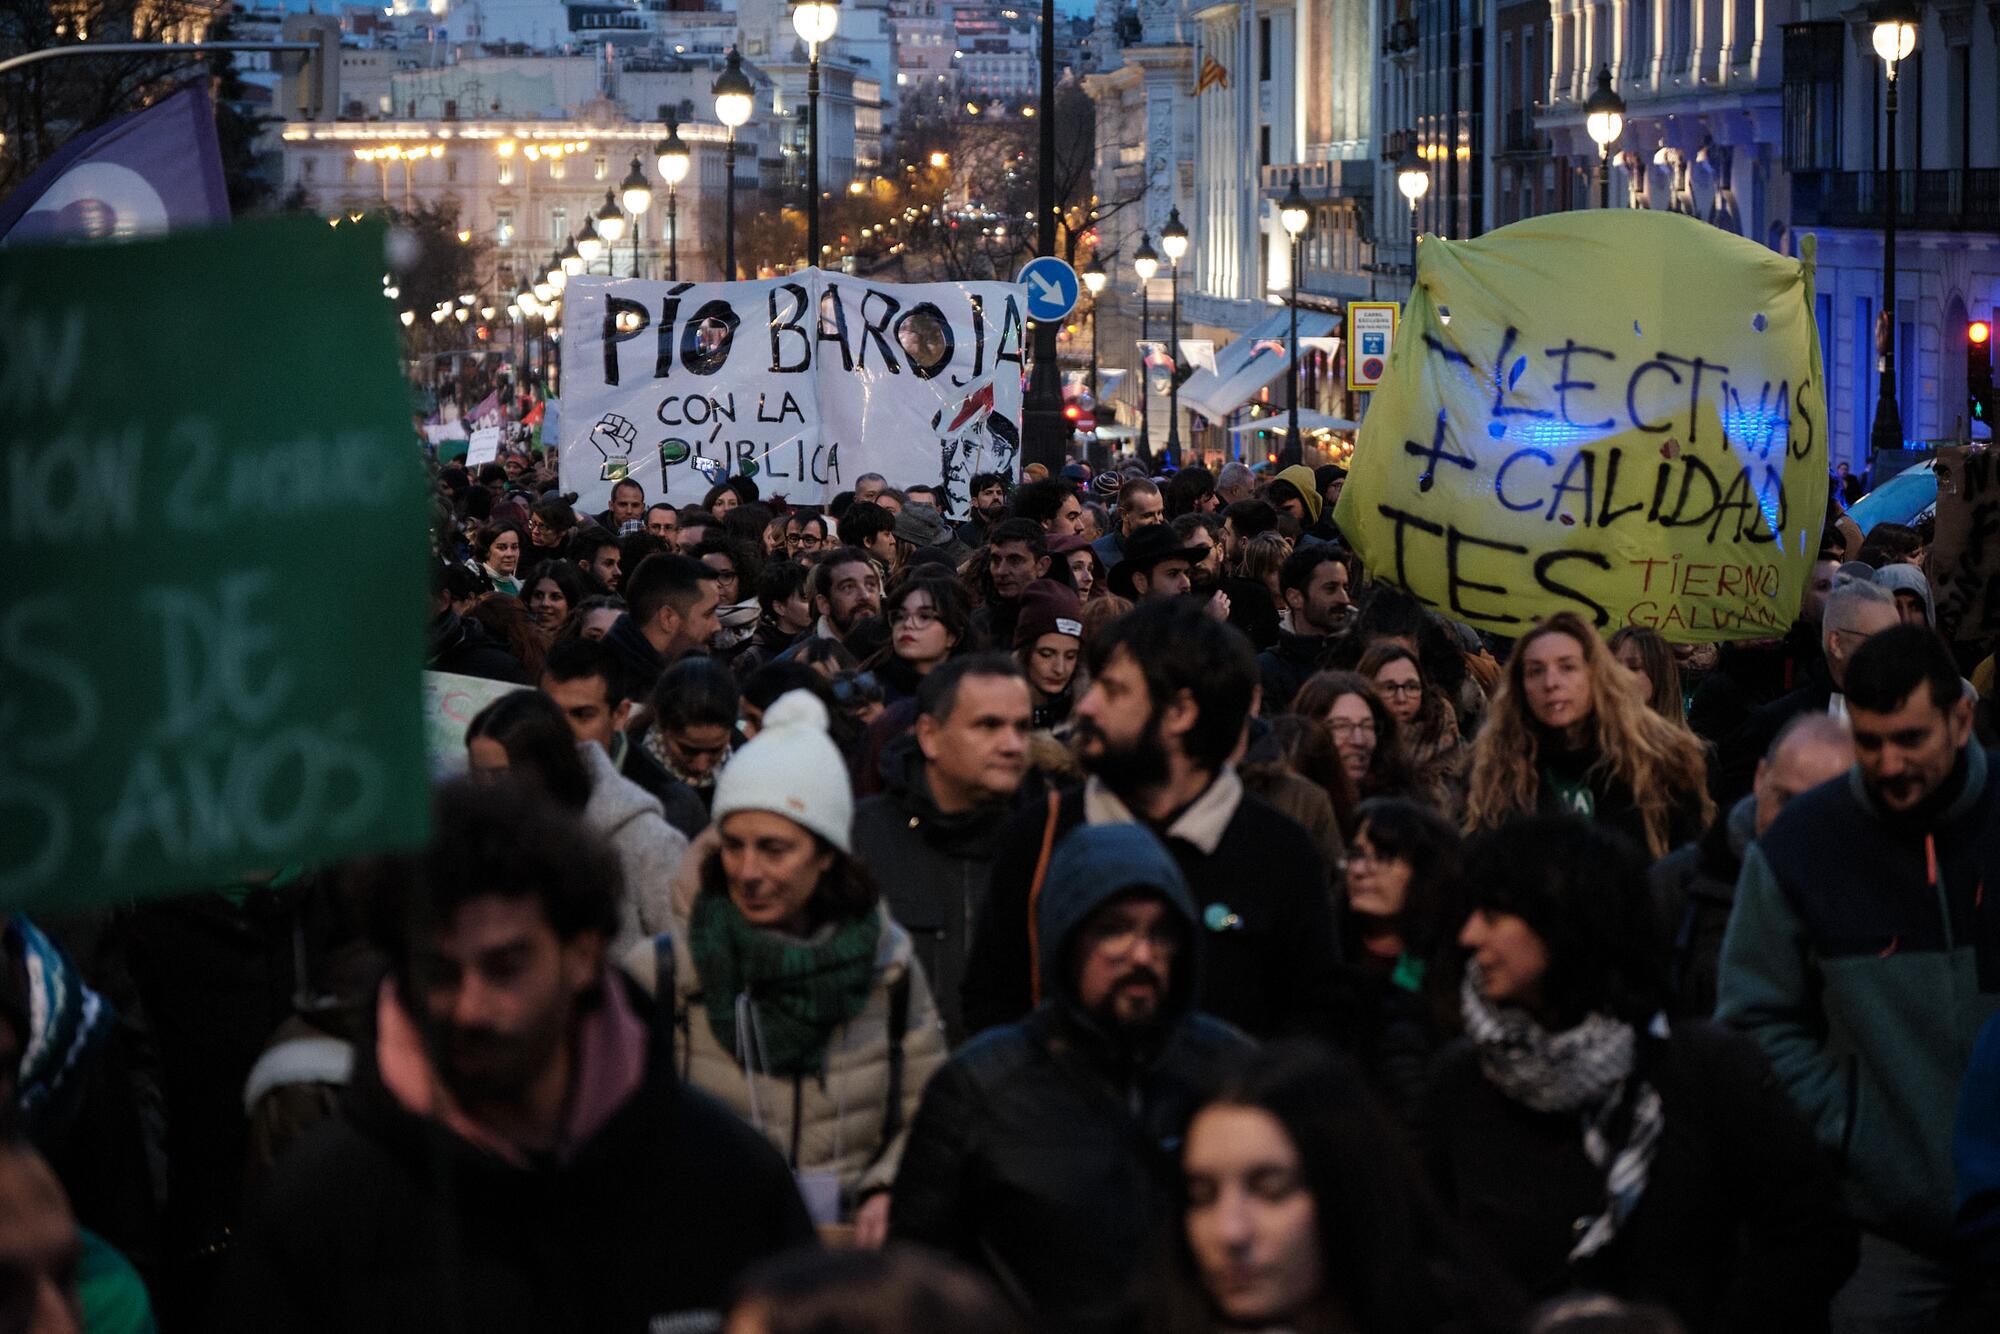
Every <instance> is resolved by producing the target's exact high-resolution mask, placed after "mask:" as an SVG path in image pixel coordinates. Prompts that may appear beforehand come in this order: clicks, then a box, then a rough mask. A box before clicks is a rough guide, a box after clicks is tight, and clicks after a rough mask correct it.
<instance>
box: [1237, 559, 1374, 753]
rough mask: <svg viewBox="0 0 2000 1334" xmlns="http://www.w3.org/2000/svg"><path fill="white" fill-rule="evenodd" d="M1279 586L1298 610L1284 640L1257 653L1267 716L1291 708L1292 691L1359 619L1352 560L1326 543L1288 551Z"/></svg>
mask: <svg viewBox="0 0 2000 1334" xmlns="http://www.w3.org/2000/svg"><path fill="white" fill-rule="evenodd" d="M1278 590H1279V591H1280V592H1281V593H1283V594H1284V598H1285V606H1286V608H1287V609H1289V610H1290V611H1291V613H1292V628H1291V629H1290V630H1280V631H1279V632H1278V642H1277V643H1275V644H1273V645H1272V646H1271V647H1270V648H1267V649H1265V650H1264V651H1263V652H1262V653H1261V654H1259V655H1258V657H1257V670H1258V671H1259V672H1261V673H1262V674H1263V678H1264V712H1265V714H1266V715H1272V714H1279V713H1287V712H1290V710H1291V707H1292V696H1294V695H1296V694H1298V693H1299V687H1300V686H1302V685H1304V684H1305V683H1306V678H1307V677H1309V676H1311V675H1312V674H1313V673H1314V672H1316V671H1318V670H1319V669H1320V665H1321V663H1323V662H1324V661H1325V659H1326V651H1327V648H1328V647H1329V646H1330V645H1331V644H1332V642H1333V637H1334V636H1335V635H1337V634H1339V633H1340V632H1341V631H1342V630H1345V629H1346V628H1347V626H1348V624H1349V622H1351V621H1352V620H1353V618H1354V599H1353V597H1352V596H1350V595H1349V593H1348V572H1347V562H1346V561H1345V560H1343V559H1342V558H1341V555H1340V553H1339V552H1338V551H1336V550H1334V549H1333V548H1331V547H1329V546H1327V545H1325V544H1321V545H1319V546H1311V547H1300V548H1299V549H1298V550H1297V551H1294V552H1293V553H1292V554H1291V555H1289V556H1287V557H1286V558H1285V563H1284V566H1283V567H1282V568H1281V569H1280V570H1279V571H1278Z"/></svg>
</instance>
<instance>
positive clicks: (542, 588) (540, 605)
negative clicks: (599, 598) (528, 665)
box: [521, 560, 590, 639]
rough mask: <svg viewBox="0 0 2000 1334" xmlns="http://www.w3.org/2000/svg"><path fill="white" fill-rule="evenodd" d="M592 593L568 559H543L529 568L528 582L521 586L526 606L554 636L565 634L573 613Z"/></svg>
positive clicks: (523, 603) (536, 621)
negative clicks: (532, 567) (566, 625)
mask: <svg viewBox="0 0 2000 1334" xmlns="http://www.w3.org/2000/svg"><path fill="white" fill-rule="evenodd" d="M589 596H590V595H589V594H588V593H587V592H585V591H584V584H583V575H582V574H581V573H580V572H579V571H578V570H577V568H576V566H575V565H573V564H572V563H570V562H569V561H566V560H545V561H543V562H542V563H541V564H540V565H537V566H536V567H535V568H534V569H532V570H530V571H528V579H527V582H526V583H524V584H522V585H521V603H522V605H523V606H525V607H527V609H528V614H529V615H530V616H532V617H534V618H535V624H536V625H538V626H540V627H541V629H542V633H543V634H545V635H547V636H549V637H550V638H551V639H554V638H555V637H556V636H558V635H559V634H561V632H562V628H563V626H564V624H565V623H567V622H568V620H569V617H570V613H571V612H573V611H575V610H576V609H577V608H578V607H580V606H582V605H583V603H584V601H585V599H586V598H588V597H589Z"/></svg>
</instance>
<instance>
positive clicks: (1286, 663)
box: [1257, 630, 1328, 718]
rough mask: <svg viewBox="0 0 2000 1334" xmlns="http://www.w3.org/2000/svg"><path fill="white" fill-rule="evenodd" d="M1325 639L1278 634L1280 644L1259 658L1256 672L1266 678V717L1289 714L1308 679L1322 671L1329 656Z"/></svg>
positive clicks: (1261, 654) (1285, 633) (1289, 632)
mask: <svg viewBox="0 0 2000 1334" xmlns="http://www.w3.org/2000/svg"><path fill="white" fill-rule="evenodd" d="M1327 642H1328V641H1327V638H1326V636H1325V635H1295V634H1293V633H1292V632H1291V631H1289V630H1281V631H1279V632H1278V642H1277V643H1275V644H1273V645H1272V646H1271V647H1270V648H1267V649H1265V650H1264V651H1263V652H1262V653H1259V654H1258V655H1257V671H1258V673H1259V674H1260V675H1261V676H1262V677H1263V678H1264V706H1263V712H1264V716H1265V717H1267V718H1269V717H1274V716H1276V715H1277V714H1280V713H1289V712H1291V708H1292V697H1293V696H1295V695H1297V694H1298V693H1299V687H1300V686H1302V685H1304V684H1305V683H1306V678H1307V677H1309V676H1311V675H1312V674H1313V673H1314V672H1316V671H1318V670H1319V665H1320V659H1321V658H1323V657H1324V656H1325V655H1326V646H1327Z"/></svg>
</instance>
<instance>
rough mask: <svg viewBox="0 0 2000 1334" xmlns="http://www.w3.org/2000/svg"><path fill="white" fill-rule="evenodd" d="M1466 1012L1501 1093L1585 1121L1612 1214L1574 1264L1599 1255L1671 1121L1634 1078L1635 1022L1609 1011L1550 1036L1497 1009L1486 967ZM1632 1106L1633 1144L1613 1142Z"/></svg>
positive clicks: (1575, 1254) (1475, 979) (1463, 991)
mask: <svg viewBox="0 0 2000 1334" xmlns="http://www.w3.org/2000/svg"><path fill="white" fill-rule="evenodd" d="M1459 1011H1460V1013H1461V1015H1462V1016H1463V1017H1464V1020H1465V1032H1466V1036H1467V1037H1469V1038H1471V1039H1472V1041H1473V1044H1474V1046H1475V1047H1476V1048H1477V1049H1478V1052H1479V1068H1480V1071H1481V1073H1483V1074H1484V1075H1485V1076H1486V1078H1487V1079H1488V1081H1490V1082H1491V1083H1492V1084H1493V1086H1494V1087H1495V1088H1497V1089H1499V1090H1500V1092H1501V1093H1503V1094H1505V1095H1506V1096H1507V1097H1508V1098H1509V1099H1511V1100H1512V1101H1514V1102H1517V1103H1520V1104H1521V1105H1522V1106H1523V1107H1527V1108H1529V1109H1531V1110H1533V1111H1537V1112H1569V1113H1573V1114H1576V1115H1578V1116H1579V1117H1581V1119H1582V1121H1583V1152H1584V1154H1585V1156H1586V1157H1588V1158H1589V1159H1590V1162H1591V1165H1592V1166H1593V1167H1598V1168H1604V1169H1605V1177H1604V1209H1603V1212H1601V1213H1599V1214H1598V1215H1597V1216H1596V1217H1594V1218H1592V1219H1591V1220H1590V1224H1589V1226H1588V1227H1587V1228H1585V1229H1584V1231H1583V1233H1582V1235H1581V1236H1580V1237H1579V1238H1578V1240H1577V1243H1576V1245H1575V1246H1573V1247H1571V1248H1570V1253H1569V1258H1570V1259H1571V1261H1577V1260H1582V1259H1584V1258H1586V1257H1588V1256H1592V1255H1595V1254H1597V1252H1599V1251H1601V1250H1603V1249H1604V1248H1605V1247H1606V1246H1608V1245H1609V1244H1610V1243H1611V1239H1612V1238H1613V1237H1615V1236H1617V1235H1618V1229H1619V1228H1620V1227H1621V1226H1622V1225H1623V1224H1624V1222H1625V1220H1626V1219H1627V1218H1629V1217H1631V1215H1632V1210H1633V1209H1635V1208H1637V1207H1638V1204H1639V1199H1640V1197H1641V1196H1642V1195H1644V1194H1645V1191H1646V1176H1647V1173H1648V1172H1650V1171H1651V1170H1652V1165H1653V1154H1654V1152H1655V1151H1656V1150H1657V1149H1658V1148H1659V1144H1660V1131H1661V1130H1662V1129H1663V1128H1664V1126H1665V1124H1666V1118H1665V1116H1664V1114H1663V1113H1662V1110H1661V1107H1660V1094H1659V1091H1658V1090H1657V1089H1655V1088H1654V1087H1653V1086H1652V1085H1651V1084H1649V1083H1647V1082H1646V1081H1644V1080H1639V1081H1637V1082H1636V1084H1633V1081H1632V1068H1633V1061H1634V1057H1635V1055H1636V1053H1637V1051H1638V1035H1637V1034H1635V1033H1634V1032H1633V1031H1632V1026H1631V1025H1630V1024H1626V1023H1621V1022H1619V1021H1618V1020H1616V1019H1612V1018H1610V1017H1609V1016H1606V1015H1601V1014H1593V1015H1590V1016H1588V1017H1586V1018H1585V1019H1584V1021H1583V1022H1582V1023H1580V1024H1578V1025H1577V1026H1576V1027H1575V1028H1570V1029H1565V1030H1564V1031H1562V1032H1560V1033H1550V1032H1549V1031H1548V1030H1546V1029H1544V1028H1543V1027H1542V1026H1541V1025H1540V1024H1537V1023H1536V1022H1535V1021H1534V1020H1533V1019H1532V1018H1530V1017H1529V1016H1528V1014H1527V1013H1526V1012H1525V1011H1522V1010H1518V1009H1514V1008H1512V1007H1509V1008H1506V1009H1499V1008H1496V1007H1494V1006H1493V1005H1492V1004H1491V1003H1489V1002H1488V1001H1487V999H1486V991H1485V986H1484V984H1483V982H1482V979H1481V977H1480V973H1479V965H1478V963H1477V962H1474V963H1471V964H1468V965H1467V966H1466V970H1465V982H1464V985H1463V986H1462V987H1461V988H1460V989H1459ZM1654 1031H1655V1032H1656V1033H1659V1034H1660V1035H1661V1036H1664V1035H1665V1019H1664V1017H1662V1018H1659V1019H1656V1020H1654ZM1628 1085H1629V1086H1630V1087H1629V1088H1628ZM1627 1103H1629V1104H1630V1105H1631V1121H1630V1124H1629V1125H1628V1126H1627V1127H1626V1131H1625V1141H1624V1143H1623V1144H1616V1145H1614V1144H1613V1142H1612V1139H1611V1135H1612V1131H1613V1130H1614V1128H1615V1127H1616V1124H1617V1121H1618V1116H1619V1112H1620V1110H1621V1109H1622V1108H1624V1107H1625V1106H1626V1104H1627Z"/></svg>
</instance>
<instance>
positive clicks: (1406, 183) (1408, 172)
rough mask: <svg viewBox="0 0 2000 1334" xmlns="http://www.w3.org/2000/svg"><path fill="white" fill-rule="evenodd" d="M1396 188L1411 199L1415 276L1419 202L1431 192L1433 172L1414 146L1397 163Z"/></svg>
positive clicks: (1412, 266) (1412, 255)
mask: <svg viewBox="0 0 2000 1334" xmlns="http://www.w3.org/2000/svg"><path fill="white" fill-rule="evenodd" d="M1396 188H1397V189H1398V190H1400V191H1402V192H1403V198H1405V199H1407V200H1409V201H1410V274H1411V276H1412V277H1415V276H1416V272H1417V204H1418V203H1419V202H1420V201H1421V200H1422V199H1423V197H1424V196H1425V195H1427V194H1429V193H1430V189H1431V173H1430V168H1428V167H1426V166H1425V165H1424V160H1423V158H1421V157H1419V156H1418V155H1417V150H1416V149H1414V148H1410V149H1407V150H1405V151H1404V153H1403V156H1402V158H1401V159H1400V160H1399V161H1398V162H1397V163H1396Z"/></svg>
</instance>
